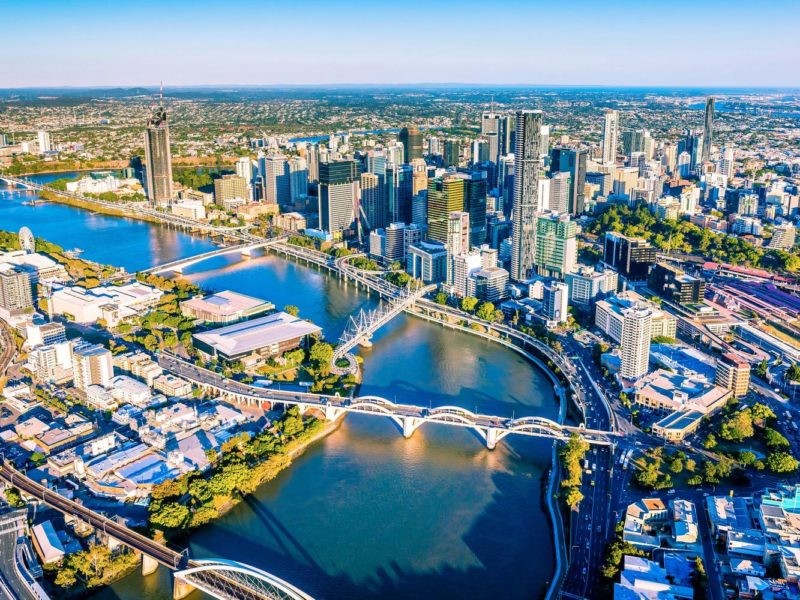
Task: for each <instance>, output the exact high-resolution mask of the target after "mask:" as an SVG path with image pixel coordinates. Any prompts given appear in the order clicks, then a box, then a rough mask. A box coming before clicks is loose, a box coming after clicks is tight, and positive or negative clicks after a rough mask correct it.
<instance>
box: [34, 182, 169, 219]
mask: <svg viewBox="0 0 800 600" xmlns="http://www.w3.org/2000/svg"><path fill="white" fill-rule="evenodd" d="M39 197H40V198H44V199H45V200H47V201H48V202H56V203H58V204H66V205H67V206H73V207H75V208H82V209H84V210H89V211H91V212H94V213H98V214H101V215H108V216H111V217H122V218H123V219H135V220H137V221H144V222H145V223H153V224H155V225H158V224H159V220H158V219H156V218H154V217H151V216H149V215H143V214H139V213H131V212H127V211H125V210H124V209H122V208H113V207H111V206H108V204H107V203H100V202H92V201H90V200H78V199H77V198H73V197H71V196H65V195H62V194H59V193H58V192H56V191H51V190H46V191H44V190H43V191H40V192H39Z"/></svg>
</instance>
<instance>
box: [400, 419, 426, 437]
mask: <svg viewBox="0 0 800 600" xmlns="http://www.w3.org/2000/svg"><path fill="white" fill-rule="evenodd" d="M424 422H425V419H420V418H418V417H403V437H404V438H406V439H408V438H410V437H411V436H412V435H414V432H415V431H416V430H417V429H419V426H420V425H422V424H423V423H424Z"/></svg>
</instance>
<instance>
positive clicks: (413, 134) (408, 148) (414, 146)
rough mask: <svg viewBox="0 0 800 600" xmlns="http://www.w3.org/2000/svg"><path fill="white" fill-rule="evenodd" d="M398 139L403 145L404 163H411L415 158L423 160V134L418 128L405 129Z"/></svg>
mask: <svg viewBox="0 0 800 600" xmlns="http://www.w3.org/2000/svg"><path fill="white" fill-rule="evenodd" d="M397 139H398V140H400V141H401V142H402V143H403V149H404V150H403V162H404V163H410V162H411V161H412V160H414V159H415V158H422V134H421V133H420V131H419V129H417V127H416V126H414V125H409V126H407V127H403V128H402V129H401V130H400V135H398V136H397Z"/></svg>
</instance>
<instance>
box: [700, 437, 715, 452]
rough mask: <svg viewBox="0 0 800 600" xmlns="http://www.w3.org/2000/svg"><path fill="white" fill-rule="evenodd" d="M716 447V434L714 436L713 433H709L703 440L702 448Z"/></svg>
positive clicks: (711, 448)
mask: <svg viewBox="0 0 800 600" xmlns="http://www.w3.org/2000/svg"><path fill="white" fill-rule="evenodd" d="M716 447H717V436H715V435H714V434H713V433H709V434H708V435H707V436H706V439H705V440H703V448H705V449H706V450H713V449H714V448H716Z"/></svg>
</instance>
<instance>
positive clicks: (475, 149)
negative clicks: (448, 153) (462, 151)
mask: <svg viewBox="0 0 800 600" xmlns="http://www.w3.org/2000/svg"><path fill="white" fill-rule="evenodd" d="M489 150H490V148H489V140H488V139H486V138H483V139H477V140H475V141H474V142H472V164H473V165H474V164H476V163H482V162H486V161H488V160H492V162H497V158H496V157H495V158H494V159H491V158H490V157H489Z"/></svg>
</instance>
